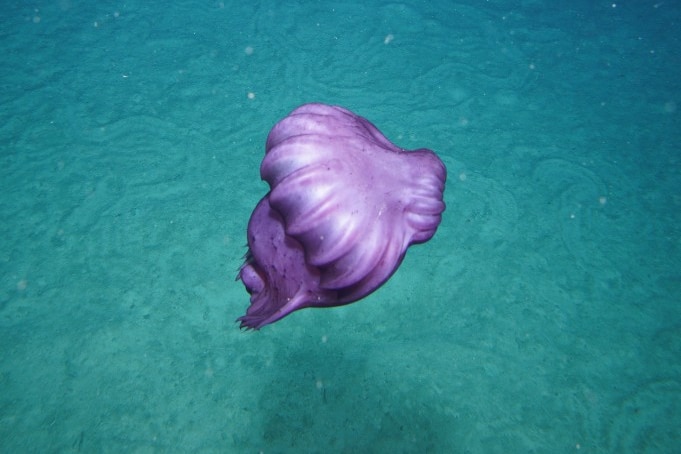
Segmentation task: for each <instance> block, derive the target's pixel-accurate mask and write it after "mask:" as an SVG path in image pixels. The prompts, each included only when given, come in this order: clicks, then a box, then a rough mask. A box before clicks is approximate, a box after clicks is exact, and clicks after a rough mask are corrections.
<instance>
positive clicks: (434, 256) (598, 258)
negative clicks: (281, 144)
mask: <svg viewBox="0 0 681 454" xmlns="http://www.w3.org/2000/svg"><path fill="white" fill-rule="evenodd" d="M18 3H22V4H21V5H19V6H17V5H15V4H12V5H10V6H4V7H3V13H2V16H1V18H0V51H1V52H2V59H3V65H2V70H1V72H0V87H1V90H0V157H1V161H0V187H1V190H2V193H1V196H0V216H1V219H2V223H1V224H0V228H1V230H0V238H2V239H1V240H0V279H1V283H0V451H2V452H8V453H9V452H13V453H14V452H16V453H19V452H44V453H48V452H83V453H94V452H111V453H119V452H135V453H151V452H216V453H218V452H253V453H258V452H263V453H280V452H320V453H321V452H325V453H326V452H353V453H356V452H372V453H382V452H386V453H401V452H404V453H407V452H418V453H424V452H442V453H516V452H517V453H582V452H584V453H596V452H598V453H601V452H612V453H627V452H631V453H644V452H645V453H657V452H659V453H670V452H679V449H680V448H679V446H681V429H680V428H681V413H679V409H681V304H680V303H681V271H680V270H681V227H679V225H680V222H681V171H680V169H681V121H680V114H681V112H679V104H681V83H680V82H679V80H680V79H679V73H680V71H681V45H680V42H679V40H680V36H681V34H680V33H679V32H680V29H679V27H680V24H681V8H680V7H679V5H678V3H677V2H674V1H661V2H653V1H650V2H649V1H637V2H622V3H619V2H616V3H613V2H592V1H583V2H570V3H569V5H570V6H569V7H566V6H564V2H563V3H561V2H549V1H540V0H517V1H516V0H514V1H511V0H507V1H494V2H483V1H479V0H475V1H474V0H469V1H463V2H449V1H442V2H440V3H439V4H438V3H435V2H420V1H413V2H401V3H394V2H371V1H369V2H366V1H363V2H358V3H350V2H340V3H332V2H317V1H310V2H295V3H294V2H275V1H264V2H256V3H257V4H256V5H251V6H243V3H247V2H233V3H232V2H216V1H209V2H179V3H181V4H176V3H178V2H142V1H128V2H85V1H77V0H73V1H69V0H61V1H50V2H44V1H38V2H30V3H24V2H18ZM284 3H285V6H284ZM161 5H164V6H161ZM312 101H317V102H326V103H331V104H338V105H342V106H344V107H346V108H348V109H350V110H352V111H354V112H356V113H357V114H359V115H362V116H364V117H366V118H368V119H369V120H371V121H372V122H373V123H375V124H376V126H377V127H378V128H379V129H381V130H382V131H383V132H384V133H385V134H386V136H387V137H388V138H390V139H391V140H393V141H394V142H395V143H397V144H398V145H399V146H401V147H404V148H410V149H411V148H419V147H427V148H431V149H433V150H435V151H436V152H437V153H438V154H439V155H440V156H441V158H442V159H443V161H444V162H445V163H446V164H447V167H448V171H449V178H448V182H447V188H446V192H445V201H446V203H447V211H446V212H445V214H444V218H443V221H442V224H441V226H440V229H439V230H438V232H437V234H436V235H435V237H434V238H433V239H432V240H431V241H430V242H428V243H426V244H424V245H420V246H417V247H414V248H411V249H410V251H409V253H408V254H407V257H406V259H405V260H404V262H403V264H402V266H401V268H400V269H399V271H398V272H397V273H396V274H395V275H394V276H393V277H392V279H391V280H390V281H389V282H388V283H387V284H386V285H384V286H383V287H382V288H381V289H380V290H379V291H378V292H376V293H374V294H373V295H371V296H369V297H368V298H366V299H364V300H362V301H360V302H358V303H356V304H352V305H349V306H346V307H340V308H334V309H326V310H313V309H306V310H303V311H299V312H296V313H294V314H292V315H290V316H288V317H286V318H285V319H283V320H281V321H280V322H277V323H276V324H274V325H271V326H267V327H265V328H263V329H262V330H261V331H258V332H241V331H239V329H238V327H237V324H235V323H234V320H235V319H236V318H237V317H238V316H240V315H243V314H244V313H245V310H246V308H247V306H248V295H247V293H246V291H245V290H244V288H243V285H242V284H241V282H235V281H234V276H235V275H236V273H237V270H238V268H239V266H240V265H241V263H242V256H243V254H244V253H245V251H246V249H245V246H244V245H245V243H246V234H245V229H246V223H247V221H248V218H249V216H250V213H251V210H252V209H253V207H254V206H255V204H256V203H257V201H258V200H259V199H260V197H262V196H263V195H264V194H265V192H266V190H267V186H266V184H265V183H263V182H262V181H260V178H259V169H258V167H259V164H260V160H261V159H262V156H263V153H264V144H265V138H266V136H267V133H268V131H269V129H270V128H271V127H272V126H273V125H274V123H275V122H276V121H278V120H279V119H281V118H283V117H284V116H285V115H286V114H287V113H288V112H290V111H291V110H293V109H294V108H295V107H296V106H298V105H300V104H302V103H305V102H312Z"/></svg>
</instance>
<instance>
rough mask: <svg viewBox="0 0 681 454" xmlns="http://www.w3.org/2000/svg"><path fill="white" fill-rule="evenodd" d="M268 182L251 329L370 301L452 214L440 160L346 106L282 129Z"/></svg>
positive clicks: (266, 171) (304, 110)
mask: <svg viewBox="0 0 681 454" xmlns="http://www.w3.org/2000/svg"><path fill="white" fill-rule="evenodd" d="M260 174H261V176H262V178H263V180H265V181H267V183H269V185H270V192H269V193H268V194H267V195H265V197H263V198H262V200H260V202H259V203H258V205H257V206H256V207H255V210H254V211H253V214H252V215H251V219H250V221H249V222H248V247H249V250H248V253H247V254H246V262H245V263H244V265H243V266H242V267H241V270H240V272H239V276H238V277H237V279H238V278H241V280H242V281H243V283H244V285H245V286H246V290H247V291H248V293H250V295H251V304H250V306H249V308H248V310H247V312H246V315H244V316H242V317H239V319H238V321H240V322H241V328H252V329H259V328H261V327H263V326H264V325H267V324H269V323H273V322H275V321H277V320H279V319H281V318H282V317H284V316H286V315H288V314H290V313H291V312H293V311H295V310H298V309H302V308H305V307H331V306H340V305H343V304H348V303H352V302H354V301H357V300H359V299H360V298H363V297H365V296H366V295H368V294H370V293H371V292H373V291H374V290H376V289H377V288H378V287H380V286H381V284H383V283H384V282H385V281H386V280H388V278H389V277H390V276H391V275H392V274H393V273H394V272H395V270H396V269H397V267H398V266H399V265H400V263H401V262H402V259H403V257H404V254H405V253H406V251H407V247H409V245H411V244H415V243H422V242H424V241H427V240H429V239H430V238H431V237H432V236H433V235H434V234H435V230H436V229H437V226H438V225H439V224H440V220H441V217H442V216H441V215H442V212H443V211H444V209H445V205H444V202H443V201H442V197H443V191H444V185H445V179H446V169H445V166H444V164H443V163H442V161H441V160H440V159H439V158H438V157H437V156H436V155H435V153H433V152H432V151H430V150H427V149H425V148H421V149H418V150H414V151H408V150H403V149H402V148H399V147H397V146H395V145H394V144H392V143H391V142H390V141H389V140H388V139H386V138H385V136H383V134H381V132H380V131H379V130H378V129H376V127H375V126H374V125H373V124H371V123H370V122H369V121H367V120H366V119H364V118H362V117H360V116H358V115H355V114H353V113H352V112H350V111H349V110H346V109H344V108H342V107H338V106H329V105H325V104H305V105H302V106H300V107H298V108H297V109H295V110H294V111H293V112H291V113H290V114H289V115H288V116H287V117H286V118H284V119H283V120H281V121H280V122H279V123H277V124H276V125H275V126H274V127H273V128H272V130H271V131H270V134H269V136H268V137H267V143H266V149H265V157H264V159H263V161H262V165H261V167H260Z"/></svg>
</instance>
